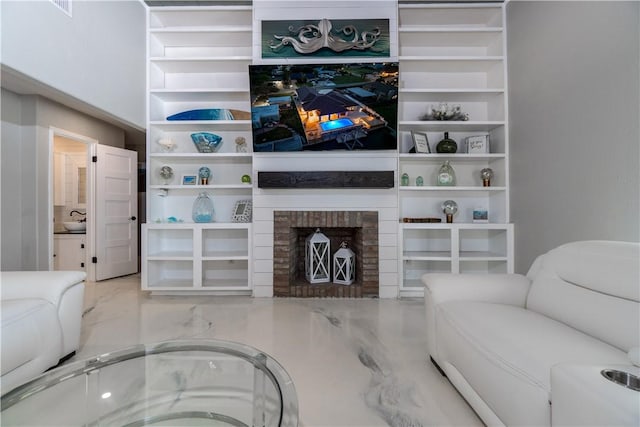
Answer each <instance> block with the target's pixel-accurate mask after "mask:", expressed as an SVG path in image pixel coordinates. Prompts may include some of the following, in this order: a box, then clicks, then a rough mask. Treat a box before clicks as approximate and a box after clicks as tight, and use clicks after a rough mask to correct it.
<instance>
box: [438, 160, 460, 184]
mask: <svg viewBox="0 0 640 427" xmlns="http://www.w3.org/2000/svg"><path fill="white" fill-rule="evenodd" d="M437 184H438V185H444V186H454V185H456V172H455V171H454V170H453V167H452V166H451V165H450V164H449V160H445V161H444V163H443V164H442V166H440V169H439V170H438V182H437Z"/></svg>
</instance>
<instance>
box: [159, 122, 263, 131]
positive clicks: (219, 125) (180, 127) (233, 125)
mask: <svg viewBox="0 0 640 427" xmlns="http://www.w3.org/2000/svg"><path fill="white" fill-rule="evenodd" d="M149 125H150V126H158V127H161V128H162V129H163V130H165V131H192V132H193V131H195V130H198V129H205V130H206V129H222V130H244V129H246V128H247V127H250V126H251V120H157V121H152V122H149Z"/></svg>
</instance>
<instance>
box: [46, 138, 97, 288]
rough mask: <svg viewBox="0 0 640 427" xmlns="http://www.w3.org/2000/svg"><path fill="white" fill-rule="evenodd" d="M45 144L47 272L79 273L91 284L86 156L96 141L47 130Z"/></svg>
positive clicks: (91, 186)
mask: <svg viewBox="0 0 640 427" xmlns="http://www.w3.org/2000/svg"><path fill="white" fill-rule="evenodd" d="M49 142H50V148H51V151H52V156H51V158H52V162H53V167H52V168H51V170H52V173H53V177H52V178H53V179H51V181H50V182H51V183H52V186H51V187H52V188H50V194H53V197H50V199H51V200H52V203H51V204H50V205H51V206H50V209H51V221H50V224H52V230H51V233H49V234H50V236H51V243H50V251H49V254H50V256H49V260H50V261H49V269H50V270H83V271H85V272H86V273H87V278H88V279H89V280H95V271H94V269H93V268H92V266H91V263H90V259H91V258H90V256H91V254H92V251H91V249H90V248H92V247H93V242H94V236H95V235H94V233H93V230H94V228H95V227H94V222H95V221H94V220H95V218H94V215H93V209H92V207H93V206H92V203H91V200H93V199H94V194H93V190H94V188H95V182H94V176H93V175H92V173H91V171H92V168H91V167H90V163H91V156H90V155H91V153H92V152H93V151H94V150H95V147H94V145H97V143H98V141H96V140H94V139H91V138H88V137H86V136H83V135H78V134H75V133H72V132H68V131H65V130H62V129H56V128H51V129H50V131H49Z"/></svg>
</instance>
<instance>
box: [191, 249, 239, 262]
mask: <svg viewBox="0 0 640 427" xmlns="http://www.w3.org/2000/svg"><path fill="white" fill-rule="evenodd" d="M248 259H249V255H247V251H219V252H215V253H214V252H207V253H206V254H203V255H202V260H203V261H230V260H248Z"/></svg>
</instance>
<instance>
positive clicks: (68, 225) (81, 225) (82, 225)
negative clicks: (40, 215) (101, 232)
mask: <svg viewBox="0 0 640 427" xmlns="http://www.w3.org/2000/svg"><path fill="white" fill-rule="evenodd" d="M62 224H63V225H64V228H65V229H67V230H68V231H85V230H86V229H87V223H86V222H78V221H69V222H63V223H62Z"/></svg>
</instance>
